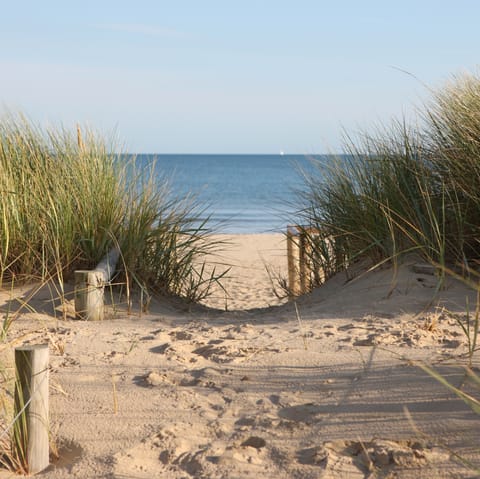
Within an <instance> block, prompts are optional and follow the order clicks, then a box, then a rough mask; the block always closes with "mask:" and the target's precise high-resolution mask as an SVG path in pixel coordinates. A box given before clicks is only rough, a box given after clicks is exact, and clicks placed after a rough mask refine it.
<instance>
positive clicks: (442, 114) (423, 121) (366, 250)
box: [300, 75, 480, 270]
mask: <svg viewBox="0 0 480 479" xmlns="http://www.w3.org/2000/svg"><path fill="white" fill-rule="evenodd" d="M345 151H346V155H344V156H342V157H339V158H338V159H337V161H335V162H332V163H330V164H329V165H327V166H325V165H324V164H319V165H318V168H319V174H315V173H314V174H307V175H306V178H305V189H304V191H303V193H302V198H303V204H302V209H301V212H300V217H301V220H302V224H305V225H306V226H308V227H314V228H317V229H319V230H320V231H321V232H322V234H323V235H324V236H325V237H328V238H330V240H333V241H334V242H335V250H336V251H338V252H339V253H340V254H339V258H341V261H339V262H338V265H337V269H342V268H343V267H344V265H345V264H349V263H351V262H352V261H355V260H356V259H359V258H363V259H365V258H368V259H369V260H370V261H371V262H372V263H373V264H381V263H383V262H385V261H396V260H397V259H398V258H399V257H401V256H402V255H404V254H406V253H409V252H416V253H417V254H418V255H420V256H421V257H422V258H424V259H425V260H426V261H429V262H433V263H435V264H440V265H443V266H446V265H449V266H452V265H454V266H462V267H463V268H464V269H465V270H468V268H469V267H471V266H472V265H474V264H476V263H477V262H478V260H479V259H480V241H479V240H480V193H479V189H478V185H479V184H480V78H478V77H476V76H474V75H464V76H461V77H458V78H456V79H454V80H453V81H452V82H451V83H450V84H448V85H447V86H445V87H444V88H443V89H441V90H439V91H437V92H434V93H433V95H432V99H431V101H430V103H428V104H427V105H425V106H424V109H423V111H421V112H420V115H419V121H418V124H416V125H414V126H408V125H406V124H405V122H403V121H393V122H392V123H391V124H390V125H389V126H386V127H384V128H383V129H381V130H378V131H376V132H373V133H367V132H366V133H363V134H361V135H360V139H359V140H352V139H351V138H349V137H347V138H346V141H345ZM345 258H346V261H345ZM328 267H329V268H330V269H331V264H329V265H328Z"/></svg>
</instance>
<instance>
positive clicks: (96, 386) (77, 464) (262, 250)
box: [0, 235, 480, 479]
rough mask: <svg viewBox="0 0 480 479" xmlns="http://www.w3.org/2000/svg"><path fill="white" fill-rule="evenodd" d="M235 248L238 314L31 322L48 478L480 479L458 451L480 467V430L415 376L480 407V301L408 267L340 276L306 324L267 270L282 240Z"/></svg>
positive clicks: (317, 297)
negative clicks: (468, 317) (48, 443)
mask: <svg viewBox="0 0 480 479" xmlns="http://www.w3.org/2000/svg"><path fill="white" fill-rule="evenodd" d="M230 239H231V240H232V243H234V245H232V247H231V248H230V250H229V252H228V253H227V252H226V253H225V255H227V254H228V255H229V256H228V259H229V262H230V263H231V264H232V265H233V266H234V267H233V268H232V271H231V274H232V278H231V279H230V280H229V282H227V284H226V286H227V291H228V296H227V301H226V302H227V309H228V311H225V296H222V294H220V293H219V292H217V293H218V294H216V295H215V297H213V298H211V299H210V300H209V301H210V303H209V306H211V307H212V308H210V309H209V308H205V307H195V308H193V310H191V311H187V310H182V309H179V308H178V307H177V306H175V305H172V304H171V303H165V302H162V301H158V300H154V301H152V304H151V307H150V311H149V313H148V314H143V315H141V316H140V315H139V314H138V313H136V314H133V315H131V316H127V314H126V313H125V312H123V311H121V310H120V311H118V310H117V311H115V312H114V311H110V318H111V319H109V320H106V321H103V322H99V323H93V322H78V321H74V320H71V319H68V320H66V321H64V320H60V319H54V318H53V316H52V311H49V310H48V308H49V307H51V306H48V305H49V304H50V303H47V302H46V301H45V299H46V297H47V295H46V296H45V297H43V299H42V297H41V296H40V297H39V298H38V300H37V301H38V304H37V313H36V314H33V313H29V312H25V313H24V314H22V315H21V317H20V318H19V320H18V321H17V322H16V323H15V324H14V326H13V327H12V330H11V335H12V339H13V337H14V336H16V337H18V338H19V342H32V343H33V342H41V341H48V342H49V343H50V346H51V367H52V371H51V421H52V430H53V437H54V438H55V441H56V443H57V444H58V446H59V453H60V458H59V459H58V460H57V461H55V462H54V463H53V464H52V466H51V467H50V468H49V470H48V471H47V472H45V473H44V474H43V475H42V477H45V478H62V477H67V478H68V477H82V478H94V477H98V478H112V477H115V478H174V479H175V478H190V477H191V478H212V479H213V478H215V479H217V478H218V479H220V478H229V479H231V478H239V479H240V478H248V477H251V478H258V477H262V478H275V479H280V478H320V477H321V478H367V477H372V478H373V477H384V478H386V477H392V478H393V477H398V478H415V479H419V478H433V477H435V478H437V477H438V478H447V477H472V476H473V473H472V472H471V471H469V470H468V469H467V468H465V467H464V466H462V465H461V464H460V463H459V462H458V461H456V460H455V457H454V454H453V451H454V452H455V453H456V454H460V455H462V456H463V457H465V458H466V459H469V460H473V461H474V462H475V461H476V463H477V464H478V463H479V461H480V455H479V451H478V448H477V447H476V446H477V445H478V444H479V440H480V428H479V427H478V416H476V415H475V414H474V413H473V412H472V411H471V410H470V409H469V408H468V407H467V405H466V404H465V403H464V402H462V401H461V400H459V399H458V398H457V397H456V396H455V395H454V394H453V393H451V392H450V391H449V390H448V389H446V388H445V387H444V386H442V385H441V384H440V383H438V382H437V381H435V380H434V379H432V378H431V377H430V376H428V375H427V374H426V373H424V372H423V371H422V370H421V369H419V368H418V367H417V366H416V365H415V361H428V362H429V363H430V364H433V365H434V366H435V367H436V368H437V369H438V370H439V371H440V372H441V373H442V374H443V375H444V376H445V377H446V378H447V379H448V380H449V381H450V382H452V383H453V384H455V385H457V386H459V385H463V387H464V388H465V390H466V391H470V392H472V391H473V393H474V394H475V390H474V388H473V386H472V384H470V383H469V382H468V381H467V380H466V379H465V375H464V370H463V369H462V367H461V365H462V364H464V363H465V359H464V354H465V352H466V346H465V338H464V336H463V333H462V331H461V328H460V326H459V325H458V323H457V321H456V320H455V318H454V317H453V316H452V315H453V312H455V313H457V314H458V315H460V316H459V317H462V316H461V315H464V313H465V304H466V303H465V301H466V297H467V296H470V297H472V296H474V295H473V294H472V292H469V291H468V290H467V289H466V288H465V287H464V285H462V284H460V283H458V282H456V281H452V280H450V281H448V283H447V285H446V288H445V289H444V290H442V291H441V292H440V293H439V295H437V296H436V297H435V295H434V293H435V285H436V283H435V278H434V277H433V276H429V275H423V274H418V273H414V272H413V270H412V268H411V266H412V265H411V264H408V263H407V264H405V265H403V266H402V267H401V268H400V270H399V271H398V274H397V275H396V278H395V281H393V280H392V278H393V275H392V271H391V270H388V269H384V270H380V271H375V272H372V273H369V274H367V275H364V276H362V277H361V278H358V279H357V280H353V281H347V279H346V277H345V275H339V276H338V277H336V278H334V279H333V280H331V281H330V282H329V283H328V284H327V285H325V286H324V287H322V288H320V289H318V290H316V291H314V292H313V293H311V294H309V295H306V296H305V297H302V298H299V299H298V301H297V307H298V311H299V313H300V318H297V315H296V311H295V308H294V305H293V304H292V303H285V304H280V303H281V301H279V300H278V299H277V298H276V297H275V295H273V294H272V292H271V287H270V282H269V278H268V274H267V273H266V272H265V268H264V265H263V262H266V263H268V264H270V265H271V268H277V269H278V271H280V272H282V271H283V273H284V272H285V268H286V258H285V253H284V249H283V246H282V241H283V239H282V237H281V236H278V235H259V236H258V235H245V236H236V237H232V238H230ZM282 251H283V252H282ZM7 299H8V297H5V300H7ZM471 304H473V303H471ZM268 305H271V306H270V307H267V306H268ZM213 307H214V308H217V309H213ZM42 308H44V309H43V311H44V314H40V312H41V311H42ZM253 308H254V309H253ZM245 309H246V310H245ZM71 313H72V309H71V305H70V310H69V314H71ZM0 477H1V476H0ZM7 477H8V476H7Z"/></svg>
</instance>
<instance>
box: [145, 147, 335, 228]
mask: <svg viewBox="0 0 480 479" xmlns="http://www.w3.org/2000/svg"><path fill="white" fill-rule="evenodd" d="M136 157H137V165H138V164H139V163H140V164H142V165H144V166H145V167H147V166H149V165H151V164H152V163H153V164H154V165H155V171H156V173H157V174H158V175H159V176H160V177H162V178H168V180H169V183H170V190H171V192H172V193H171V194H172V195H173V196H174V197H177V198H182V197H185V196H187V195H194V197H195V202H196V203H198V204H199V205H201V208H199V211H200V210H202V213H201V215H200V218H199V221H202V220H203V219H204V218H206V217H208V218H209V220H208V224H209V225H210V226H212V227H213V228H214V230H215V231H216V232H219V233H235V234H237V233H272V232H283V231H285V229H286V227H287V225H288V224H292V223H295V222H296V214H295V213H296V211H297V210H298V209H299V208H300V201H299V195H298V191H299V190H301V189H302V185H303V184H304V183H303V177H302V173H301V172H302V171H311V170H312V169H313V168H314V167H313V166H312V165H313V164H314V163H315V162H318V161H323V162H324V161H328V155H286V154H285V155H253V154H250V155H233V154H229V155H222V154H214V155H213V154H212V155H209V154H155V155H154V154H140V155H136Z"/></svg>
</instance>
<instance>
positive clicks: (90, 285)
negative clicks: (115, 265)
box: [75, 270, 104, 321]
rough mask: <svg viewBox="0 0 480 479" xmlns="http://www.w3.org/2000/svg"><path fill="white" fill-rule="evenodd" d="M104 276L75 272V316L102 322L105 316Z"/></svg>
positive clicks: (96, 273) (83, 271) (92, 272)
mask: <svg viewBox="0 0 480 479" xmlns="http://www.w3.org/2000/svg"><path fill="white" fill-rule="evenodd" d="M103 290H104V282H103V275H102V274H101V273H99V272H98V271H95V270H93V271H87V270H78V271H75V316H76V318H77V319H85V320H88V321H101V320H102V319H103V316H104V305H103Z"/></svg>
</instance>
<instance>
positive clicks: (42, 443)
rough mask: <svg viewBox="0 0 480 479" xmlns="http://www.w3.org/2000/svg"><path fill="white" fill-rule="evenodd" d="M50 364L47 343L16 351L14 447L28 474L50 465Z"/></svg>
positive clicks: (16, 349)
mask: <svg viewBox="0 0 480 479" xmlns="http://www.w3.org/2000/svg"><path fill="white" fill-rule="evenodd" d="M48 363H49V351H48V344H38V345H35V346H24V347H20V348H15V368H16V384H15V417H17V415H18V416H19V417H18V418H17V420H16V422H15V425H14V428H15V429H14V431H15V434H14V444H13V447H14V449H15V451H16V454H17V457H19V458H20V459H21V461H22V463H23V464H22V465H23V466H24V467H25V468H26V470H27V472H28V473H29V474H36V473H37V472H40V471H43V470H44V469H45V468H46V467H48V465H49V452H50V451H49V437H48V432H49V422H48ZM25 405H27V406H26V407H25ZM23 409H24V410H23ZM22 410H23V411H22Z"/></svg>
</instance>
